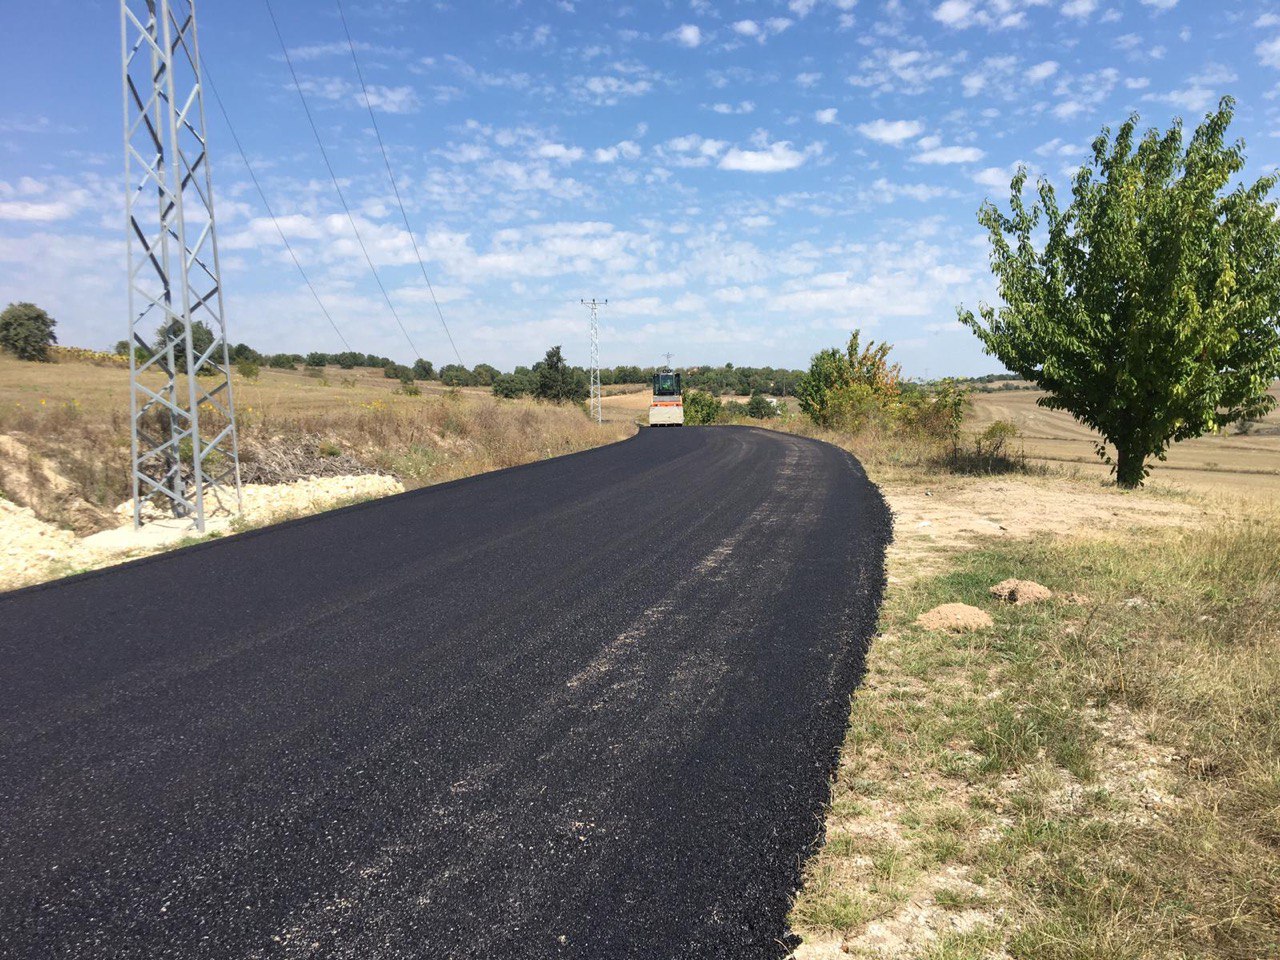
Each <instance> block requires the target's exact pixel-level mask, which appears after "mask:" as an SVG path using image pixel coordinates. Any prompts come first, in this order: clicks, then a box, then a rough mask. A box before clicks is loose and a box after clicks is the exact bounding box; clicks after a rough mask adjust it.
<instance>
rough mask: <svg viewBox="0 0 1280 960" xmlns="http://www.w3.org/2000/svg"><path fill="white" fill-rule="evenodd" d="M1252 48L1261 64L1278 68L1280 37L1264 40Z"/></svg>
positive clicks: (1279, 66)
mask: <svg viewBox="0 0 1280 960" xmlns="http://www.w3.org/2000/svg"><path fill="white" fill-rule="evenodd" d="M1253 49H1254V52H1255V53H1256V54H1257V55H1258V59H1259V60H1261V61H1262V64H1263V66H1267V67H1277V68H1280V37H1275V38H1274V39H1272V40H1264V41H1263V42H1262V43H1260V44H1258V45H1257V46H1256V47H1254V48H1253Z"/></svg>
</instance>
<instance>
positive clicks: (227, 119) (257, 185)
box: [202, 64, 351, 351]
mask: <svg viewBox="0 0 1280 960" xmlns="http://www.w3.org/2000/svg"><path fill="white" fill-rule="evenodd" d="M202 67H203V69H204V78H205V80H207V81H208V82H209V89H210V90H211V91H212V92H213V99H214V100H215V101H216V102H217V104H218V110H219V111H220V112H221V113H222V119H223V120H224V121H225V122H226V124H227V130H228V131H229V132H230V133H231V139H232V141H233V142H234V143H235V145H236V149H237V150H238V151H240V159H241V160H243V161H244V166H245V169H246V170H248V171H249V179H250V180H252V181H253V186H254V189H256V190H257V191H258V199H260V200H261V201H262V205H263V207H265V208H266V211H267V216H269V217H270V218H271V222H272V224H274V225H275V228H276V233H278V234H280V240H281V242H282V243H283V244H284V248H285V249H286V250H288V251H289V257H290V259H292V260H293V265H294V266H295V267H297V268H298V273H299V274H301V276H302V280H303V282H304V283H306V285H307V289H308V290H310V291H311V296H313V297H315V300H316V306H317V307H319V308H320V312H321V313H323V314H324V318H325V319H326V320H328V321H329V326H331V327H333V332H334V333H336V334H337V335H338V339H339V340H341V341H342V345H343V346H344V347H346V348H347V350H348V351H350V350H351V344H349V343H347V338H346V337H344V336H343V335H342V331H341V330H339V329H338V325H337V323H335V322H334V319H333V315H332V314H330V313H329V310H328V309H327V308H326V307H325V305H324V301H322V300H321V299H320V294H319V293H318V292H317V291H316V288H315V285H314V284H313V283H312V282H311V278H310V277H308V276H307V271H306V270H304V269H302V264H301V262H299V260H298V255H297V254H296V253H294V251H293V246H292V244H290V243H289V238H288V237H286V236H285V234H284V229H283V228H282V227H281V226H280V221H279V220H278V219H276V215H275V211H273V210H272V209H271V204H270V202H269V201H268V200H267V195H266V193H265V192H264V191H263V189H262V184H261V183H259V182H258V175H257V174H256V173H254V172H253V164H251V163H250V162H249V157H248V155H247V154H246V153H245V150H244V146H243V145H241V143H240V137H239V135H237V134H236V128H235V126H233V125H232V123H231V117H230V116H229V115H228V114H227V108H226V105H225V104H224V103H223V102H222V96H221V94H219V93H218V86H217V84H215V83H214V82H213V76H212V75H211V74H210V73H209V67H208V66H207V65H203V64H202Z"/></svg>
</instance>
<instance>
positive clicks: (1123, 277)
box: [959, 98, 1280, 487]
mask: <svg viewBox="0 0 1280 960" xmlns="http://www.w3.org/2000/svg"><path fill="white" fill-rule="evenodd" d="M1234 107H1235V105H1234V102H1233V101H1232V100H1231V99H1230V98H1224V99H1223V100H1222V102H1221V103H1220V104H1219V107H1218V109H1217V111H1216V112H1214V113H1212V114H1210V115H1209V116H1208V117H1206V118H1205V120H1204V122H1203V123H1201V124H1200V125H1199V126H1198V127H1197V128H1196V130H1195V132H1194V133H1193V134H1192V135H1191V137H1190V140H1189V141H1187V142H1186V143H1185V145H1184V137H1183V128H1182V124H1181V121H1178V122H1175V123H1174V125H1173V126H1172V127H1171V128H1170V129H1169V130H1168V131H1166V132H1164V133H1160V132H1159V131H1157V130H1150V131H1148V132H1147V133H1145V134H1143V135H1142V136H1141V137H1140V138H1138V137H1137V133H1136V131H1137V127H1138V122H1139V121H1138V117H1137V116H1132V117H1130V118H1129V120H1128V121H1127V122H1125V123H1124V124H1123V125H1122V126H1121V127H1120V129H1119V130H1118V131H1116V134H1115V137H1114V138H1112V136H1111V132H1110V130H1108V129H1105V128H1104V129H1103V131H1102V133H1101V135H1100V136H1099V137H1098V138H1097V139H1096V140H1095V141H1094V143H1093V159H1092V162H1091V164H1089V165H1086V166H1084V167H1082V168H1081V169H1080V171H1079V172H1078V173H1077V174H1076V176H1075V179H1074V182H1073V184H1072V200H1071V203H1070V204H1069V205H1068V206H1067V208H1066V209H1065V210H1064V209H1062V208H1061V207H1060V206H1059V203H1058V199H1057V196H1056V194H1055V191H1054V188H1053V185H1052V184H1050V183H1049V182H1048V181H1047V180H1044V179H1041V180H1040V181H1039V182H1038V183H1037V194H1038V201H1033V202H1031V203H1030V204H1028V202H1027V200H1026V198H1025V197H1024V188H1025V186H1026V180H1027V173H1026V171H1025V169H1020V170H1019V171H1018V173H1017V174H1016V175H1015V176H1014V178H1013V182H1012V184H1011V188H1010V194H1011V195H1010V207H1011V215H1009V216H1006V215H1004V214H1003V213H1002V212H1001V211H1000V210H998V209H997V208H996V207H995V206H994V205H993V204H991V203H986V204H984V205H983V207H982V210H981V213H980V215H979V219H980V221H981V223H982V225H983V226H985V227H986V228H987V230H988V232H989V234H990V241H991V266H992V271H993V272H994V273H995V275H996V277H997V279H998V282H999V287H1000V295H1001V298H1002V299H1003V301H1004V303H1003V305H1002V306H1001V307H1000V308H999V309H996V308H994V307H991V306H988V305H986V304H982V305H980V307H979V316H976V317H975V316H974V314H973V313H972V312H970V311H968V310H965V309H963V308H961V309H960V311H959V314H960V320H961V322H963V323H964V324H966V325H967V326H968V327H969V328H970V329H971V330H972V331H973V332H974V333H975V334H976V335H977V336H978V338H979V339H980V340H981V341H982V343H983V346H984V347H985V349H986V351H987V352H988V353H990V354H993V355H994V356H996V357H998V358H999V359H1000V361H1001V362H1002V363H1004V365H1005V366H1006V367H1007V368H1008V369H1010V370H1012V371H1014V372H1015V373H1017V374H1018V375H1019V376H1022V377H1025V378H1027V379H1029V380H1032V381H1034V382H1035V383H1037V384H1038V385H1039V386H1040V387H1042V388H1043V389H1044V390H1046V391H1047V392H1048V395H1047V396H1046V397H1045V398H1044V399H1043V400H1041V401H1040V402H1041V403H1042V404H1043V405H1044V406H1046V407H1049V408H1052V409H1057V410H1065V411H1067V412H1069V413H1071V414H1072V415H1074V416H1075V417H1076V418H1077V419H1078V420H1080V421H1081V422H1083V423H1085V424H1087V425H1089V426H1091V427H1093V428H1094V429H1095V430H1097V431H1098V433H1099V434H1101V436H1102V437H1103V440H1104V441H1105V443H1100V444H1099V445H1098V452H1099V455H1100V456H1102V457H1103V459H1104V460H1106V461H1107V462H1108V463H1111V464H1113V467H1114V470H1115V473H1116V479H1117V482H1118V483H1119V484H1120V485H1121V486H1124V487H1133V486H1137V485H1139V484H1140V483H1141V482H1142V481H1143V480H1144V479H1145V477H1146V475H1147V473H1148V469H1149V468H1148V462H1149V461H1150V459H1151V458H1153V457H1154V458H1158V459H1163V458H1164V457H1165V455H1166V452H1167V451H1168V448H1169V446H1170V444H1172V443H1175V442H1177V441H1179V440H1185V439H1188V438H1191V437H1196V436H1200V435H1201V434H1203V433H1206V432H1208V431H1211V430H1216V429H1220V428H1222V427H1225V426H1227V425H1228V424H1231V423H1233V422H1236V421H1238V420H1241V419H1244V418H1253V417H1257V416H1259V415H1261V414H1262V413H1265V412H1266V411H1267V410H1269V409H1270V408H1271V407H1272V406H1274V403H1275V401H1274V400H1273V399H1272V398H1271V397H1270V396H1268V394H1267V392H1266V391H1267V388H1268V387H1269V386H1270V384H1271V382H1272V381H1273V380H1274V379H1275V378H1276V377H1277V376H1280V328H1278V327H1277V315H1280V223H1277V220H1276V204H1275V203H1274V202H1271V201H1270V200H1269V199H1268V197H1269V194H1270V192H1271V190H1272V188H1273V187H1274V186H1275V185H1276V183H1277V176H1276V175H1274V174H1273V175H1270V176H1266V177H1263V178H1261V179H1259V180H1257V181H1256V182H1255V183H1253V184H1252V185H1247V184H1234V185H1233V181H1234V178H1235V177H1236V175H1237V174H1238V173H1239V172H1240V170H1241V169H1242V168H1243V166H1244V144H1243V142H1240V141H1237V142H1235V143H1233V144H1231V145H1227V144H1226V142H1225V138H1226V133H1227V128H1228V127H1229V126H1230V124H1231V120H1232V116H1233V113H1234ZM1108 443H1109V444H1111V445H1112V446H1113V447H1114V448H1115V451H1116V455H1115V458H1114V460H1113V459H1112V458H1111V457H1110V455H1109V453H1108V451H1107V448H1106V445H1105V444H1108Z"/></svg>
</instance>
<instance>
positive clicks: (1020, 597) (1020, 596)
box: [991, 578, 1053, 607]
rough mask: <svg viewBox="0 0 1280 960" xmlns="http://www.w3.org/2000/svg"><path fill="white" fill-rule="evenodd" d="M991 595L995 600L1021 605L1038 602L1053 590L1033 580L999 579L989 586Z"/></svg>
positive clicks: (1051, 594) (1046, 597) (1048, 596)
mask: <svg viewBox="0 0 1280 960" xmlns="http://www.w3.org/2000/svg"><path fill="white" fill-rule="evenodd" d="M991 595H992V596H993V597H995V598H996V599H997V600H1003V601H1004V602H1005V603H1012V604H1014V605H1015V606H1019V607H1021V606H1023V605H1024V604H1028V603H1039V602H1040V601H1041V600H1048V599H1049V598H1050V597H1052V596H1053V591H1052V590H1050V589H1049V588H1048V587H1046V586H1044V585H1043V584H1039V583H1036V582H1035V581H1034V580H1015V579H1012V578H1010V579H1008V580H1001V581H1000V582H999V583H997V584H996V585H995V586H994V587H992V588H991Z"/></svg>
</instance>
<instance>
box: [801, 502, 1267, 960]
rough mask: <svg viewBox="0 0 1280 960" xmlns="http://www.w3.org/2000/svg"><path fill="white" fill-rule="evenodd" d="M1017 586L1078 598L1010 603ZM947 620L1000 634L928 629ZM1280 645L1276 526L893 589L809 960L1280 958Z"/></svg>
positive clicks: (857, 723)
mask: <svg viewBox="0 0 1280 960" xmlns="http://www.w3.org/2000/svg"><path fill="white" fill-rule="evenodd" d="M1006 577H1019V578H1023V579H1031V580H1036V581H1038V582H1040V583H1043V584H1045V585H1046V586H1048V587H1050V588H1051V589H1053V590H1054V591H1055V594H1056V597H1055V599H1053V600H1050V601H1046V602H1044V603H1041V604H1036V605H1028V606H1021V607H1018V606H1010V605H1005V604H1001V603H998V602H997V601H995V600H994V599H993V598H992V597H991V596H990V595H989V592H988V591H989V588H990V587H991V586H992V585H993V584H995V583H997V582H999V581H1000V580H1003V579H1005V578H1006ZM1072 594H1075V595H1076V596H1074V597H1071V599H1070V600H1066V599H1063V598H1064V597H1068V596H1069V595H1072ZM947 602H964V603H969V604H972V605H974V606H978V607H981V608H983V609H985V610H987V611H988V612H989V613H991V615H992V616H993V617H994V619H995V626H994V627H992V628H990V629H987V630H984V631H980V632H978V633H972V634H960V635H957V634H947V633H939V632H931V631H927V630H924V629H922V628H920V627H918V626H916V625H915V618H916V616H917V615H919V614H920V613H921V612H923V611H924V610H926V609H929V608H931V607H933V606H935V605H937V604H940V603H947ZM1278 625H1280V517H1277V516H1275V515H1262V514H1259V515H1255V516H1250V517H1237V518H1235V519H1231V520H1226V519H1224V520H1223V521H1222V522H1221V523H1219V524H1216V525H1214V526H1212V527H1211V528H1208V529H1205V530H1176V529H1166V530H1147V531H1145V532H1134V533H1133V534H1131V535H1129V536H1126V537H1124V538H1118V537H1109V538H1105V539H1104V538H1098V537H1091V538H1086V537H1073V538H1069V539H1064V538H1061V537H1059V538H1055V539H1047V538H1042V539H1039V540H1032V541H1025V542H1021V543H1016V542H1015V543H1010V542H1008V541H1000V542H993V543H991V544H989V545H985V546H981V547H979V548H977V549H967V550H960V551H956V552H954V553H953V554H952V556H951V557H950V558H949V565H948V567H947V568H946V569H945V572H943V573H941V574H939V575H936V576H932V577H929V578H926V579H923V580H916V581H902V582H899V583H897V584H896V585H894V586H891V588H890V590H889V593H888V596H887V599H886V603H885V607H884V611H883V619H882V624H881V635H880V636H879V637H878V638H877V639H876V640H875V641H874V642H873V645H872V648H871V652H870V656H869V660H868V673H867V677H866V680H865V681H864V684H863V686H862V687H861V688H860V689H859V691H858V692H857V694H856V695H855V697H854V698H853V703H852V714H851V727H850V730H849V733H848V737H847V740H846V743H845V747H844V751H843V756H842V761H841V764H840V769H839V772H838V776H837V780H836V783H835V785H834V789H833V797H832V804H831V808H830V811H829V815H828V820H827V837H826V843H825V846H824V847H823V849H822V850H821V851H820V852H819V853H818V854H817V855H815V856H814V857H813V858H812V859H811V860H810V862H809V864H808V868H807V879H806V884H805V886H804V889H803V890H802V891H801V893H800V895H799V897H798V899H797V901H796V903H795V906H794V909H793V913H792V917H791V920H792V924H793V927H794V929H795V930H796V931H797V932H798V933H799V934H801V936H802V937H803V938H804V941H805V943H804V945H803V946H802V947H801V948H800V949H799V950H798V951H797V954H796V955H797V957H803V958H817V957H835V956H849V955H853V956H859V955H862V956H883V957H928V958H935V960H942V958H953V960H959V958H968V957H975V958H976V957H1003V956H1011V957H1025V958H1032V957H1034V958H1050V960H1053V958H1063V960H1066V958H1072V960H1076V958H1079V960H1085V958H1098V960H1102V958H1107V960H1122V958H1134V960H1138V958H1143V960H1145V958H1151V960H1155V958H1182V957H1188V958H1189V957H1258V958H1261V957H1275V956H1280V699H1278V694H1277V692H1278V691H1280V660H1278V659H1277V657H1276V655H1275V654H1276V644H1277V641H1278V640H1280V626H1278Z"/></svg>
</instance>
